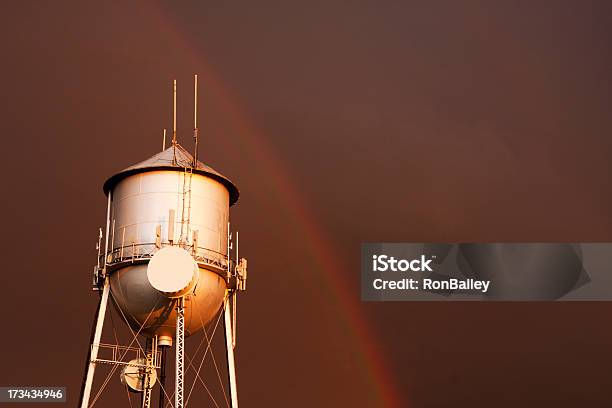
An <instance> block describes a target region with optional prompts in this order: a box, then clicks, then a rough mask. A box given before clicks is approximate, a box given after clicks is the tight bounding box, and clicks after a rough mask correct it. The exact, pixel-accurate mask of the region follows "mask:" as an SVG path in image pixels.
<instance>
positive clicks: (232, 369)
mask: <svg viewBox="0 0 612 408" xmlns="http://www.w3.org/2000/svg"><path fill="white" fill-rule="evenodd" d="M230 297H231V295H230V293H229V292H228V293H227V296H225V301H224V305H223V309H224V311H223V313H224V315H223V323H224V325H225V350H226V351H227V373H228V376H229V391H230V397H231V400H230V402H231V408H238V390H237V389H236V366H235V364H234V344H233V343H234V342H233V330H232V320H233V319H232V312H231V311H230Z"/></svg>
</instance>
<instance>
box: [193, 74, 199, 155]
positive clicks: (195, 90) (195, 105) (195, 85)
mask: <svg viewBox="0 0 612 408" xmlns="http://www.w3.org/2000/svg"><path fill="white" fill-rule="evenodd" d="M193 140H194V152H193V167H198V75H197V74H196V75H194V77H193Z"/></svg>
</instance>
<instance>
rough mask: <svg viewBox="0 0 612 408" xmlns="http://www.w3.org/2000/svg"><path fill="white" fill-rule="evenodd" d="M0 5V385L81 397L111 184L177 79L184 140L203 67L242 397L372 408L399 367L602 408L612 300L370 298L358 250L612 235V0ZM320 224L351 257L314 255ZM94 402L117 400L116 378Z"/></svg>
mask: <svg viewBox="0 0 612 408" xmlns="http://www.w3.org/2000/svg"><path fill="white" fill-rule="evenodd" d="M1 15H2V17H3V24H2V35H1V36H0V44H1V49H2V62H1V63H0V73H1V78H2V98H1V102H0V103H1V106H0V112H1V115H2V124H3V128H4V129H3V130H4V131H3V134H4V140H5V142H4V144H3V153H2V170H3V173H4V174H5V176H4V188H3V191H4V194H3V200H2V204H1V205H2V210H1V211H2V212H1V213H2V214H3V218H4V222H3V223H2V234H1V235H2V241H3V259H4V260H5V264H4V268H3V273H2V274H1V275H0V276H1V277H0V288H1V289H2V292H3V296H2V298H1V300H0V305H1V306H2V308H3V310H5V314H6V316H7V318H6V319H5V326H4V330H3V331H2V335H0V350H2V351H0V356H1V359H0V361H1V362H0V366H1V367H2V370H0V385H13V384H22V385H26V384H38V385H44V384H53V385H65V386H68V388H69V395H70V401H71V402H70V404H69V405H70V406H73V405H75V401H76V397H77V394H78V390H79V387H80V381H81V378H82V371H83V361H84V358H85V354H86V351H87V343H88V338H89V329H90V325H91V320H92V318H93V313H94V309H95V303H96V296H95V295H94V294H93V293H92V292H91V291H90V278H91V270H92V265H93V264H94V262H95V250H94V245H95V240H96V233H97V228H98V227H99V226H101V225H102V224H103V223H104V211H105V200H104V196H103V194H102V192H101V185H102V183H103V182H104V180H105V179H106V178H107V177H108V176H110V175H112V174H113V173H114V172H116V171H118V170H120V169H122V168H124V167H127V166H128V165H130V164H132V163H134V162H137V161H140V160H142V159H144V158H146V157H148V156H150V155H152V154H154V153H155V152H157V151H158V150H159V147H160V144H161V129H162V128H163V127H170V126H171V112H170V108H171V98H170V83H171V82H170V81H171V80H172V79H173V78H177V79H178V80H179V125H180V127H179V140H180V141H181V142H182V143H183V144H184V145H185V146H187V147H189V148H191V146H192V144H191V136H190V132H191V131H190V126H191V124H190V121H191V117H192V116H191V105H190V104H191V98H192V93H191V82H190V81H191V75H192V74H193V73H198V74H200V84H201V88H200V89H201V102H202V106H201V110H200V115H201V121H202V122H201V123H202V129H201V135H202V145H201V149H200V158H201V159H202V160H203V161H205V162H206V163H208V164H210V165H211V166H213V167H214V168H215V169H217V170H219V171H221V172H223V173H224V174H226V175H227V176H228V177H230V178H231V179H232V180H233V181H235V182H236V184H237V185H238V186H239V188H240V190H241V193H242V196H241V199H240V202H239V204H238V205H237V206H236V207H235V208H234V209H233V213H232V217H233V223H234V226H235V227H237V228H239V229H240V231H241V250H242V251H243V254H244V255H245V256H247V257H248V259H249V267H250V271H249V272H250V283H249V291H248V293H246V294H245V295H244V296H243V297H242V298H241V300H240V306H239V307H240V311H239V328H238V330H239V345H238V350H237V359H238V376H239V387H240V398H241V403H242V405H243V406H244V407H268V406H283V407H285V406H291V407H314V406H321V407H326V406H358V407H361V406H364V407H370V406H381V405H382V404H384V402H383V401H384V400H383V399H381V397H380V395H379V392H380V389H381V388H380V382H381V381H383V380H384V378H388V379H390V380H391V383H390V384H389V385H388V387H387V388H385V389H390V390H391V391H392V392H393V394H394V395H395V396H396V399H397V401H399V402H398V405H400V406H413V407H451V406H452V407H457V406H482V407H485V406H486V407H491V406H494V407H516V406H538V407H540V406H556V407H576V406H589V407H595V406H608V405H609V392H608V390H609V389H610V387H612V376H611V375H610V372H609V371H610V370H609V367H611V366H612V352H610V350H611V345H612V331H611V330H610V329H609V327H610V315H612V306H610V305H608V304H607V303H571V304H570V303H540V304H532V303H524V304H511V303H498V304H493V303H479V304H460V303H448V304H438V303H436V304H433V303H368V304H363V303H361V302H360V301H359V288H358V282H359V278H358V274H359V245H360V243H361V242H363V241H417V242H420V241H437V242H446V241H612V230H611V228H612V218H611V217H610V211H611V210H610V208H612V188H610V182H609V178H610V177H609V175H610V174H611V173H612V172H611V170H612V169H611V166H610V158H611V157H612V138H611V135H612V115H611V114H610V112H611V111H612V106H611V99H612V98H611V95H612V92H611V91H612V89H611V88H612V84H611V82H610V73H611V72H612V49H611V48H612V47H611V46H610V38H612V7H611V4H610V3H609V2H605V1H600V2H590V1H534V2H522V3H521V2H510V1H495V2H485V1H469V2H467V1H435V2H432V1H421V2H406V1H403V2H399V1H398V2H391V1H389V2H341V1H335V0H328V1H325V2H271V1H263V2H261V1H260V2H196V1H185V2H181V4H180V5H176V4H173V3H170V2H158V1H151V2H145V1H137V2H132V3H130V4H124V3H123V2H105V3H103V4H97V5H95V6H94V5H93V3H89V4H85V3H84V2H73V3H70V2H37V3H35V2H18V3H15V4H13V5H10V6H7V5H3V6H2V13H1ZM279 180H281V181H283V180H284V181H286V182H287V183H288V185H289V186H290V188H283V187H282V185H281V184H279ZM287 194H290V195H291V197H285V196H284V195H287ZM292 202H293V203H294V202H298V203H299V204H300V208H301V209H300V210H299V211H297V212H296V210H295V208H293V207H291V205H290V204H291V203H292ZM307 222H310V223H314V224H313V225H314V230H316V231H318V233H317V234H318V235H317V234H315V235H314V237H315V238H316V240H315V241H314V243H315V244H317V245H325V246H326V247H327V248H328V250H329V252H330V253H332V254H334V256H335V257H336V259H337V265H336V266H334V267H330V266H329V265H328V267H327V268H321V267H320V263H321V262H322V261H321V251H319V250H316V245H315V246H314V248H315V250H313V240H312V237H313V236H312V235H311V236H308V234H305V231H308V228H306V227H305V226H306V225H307V224H305V223H307ZM329 273H333V274H334V278H333V279H330V277H329ZM332 282H335V283H336V284H343V285H345V288H344V289H343V290H341V289H338V288H337V287H331V284H332ZM341 293H348V295H347V297H345V298H343V299H341V300H340V301H338V300H337V299H335V297H337V296H341V295H340V294H341ZM355 322H358V323H359V322H360V323H362V324H363V325H364V326H363V328H364V330H365V331H366V332H367V333H369V337H370V340H363V339H364V338H365V337H360V338H355V337H356V336H361V335H363V332H360V331H359V330H355ZM107 335H108V333H107ZM194 342H195V343H198V342H199V339H197V340H196V339H194V340H193V341H192V344H193V343H194ZM364 344H365V345H367V346H368V347H369V350H370V351H369V352H367V351H366V350H367V349H368V348H367V347H366V348H364ZM219 358H221V359H222V356H221V355H219ZM373 359H375V360H376V361H379V362H380V364H381V367H382V370H383V372H384V373H386V375H381V373H379V372H376V371H373V367H374V366H372V360H373ZM363 362H365V364H366V365H365V366H363V365H362V363H363ZM209 374H210V373H209ZM213 379H214V378H213ZM118 382H119V380H118V378H117V377H115V378H113V380H112V383H114V384H115V385H114V387H115V388H117V389H118V390H119V391H121V388H120V387H118V386H117V385H116V383H118ZM199 392H200V393H202V391H201V390H200V391H199ZM200 400H201V401H203V402H204V401H206V399H205V398H204V395H202V398H200ZM100 404H101V406H112V404H115V406H127V405H122V404H126V397H125V394H124V391H123V393H121V392H119V393H116V394H115V395H109V396H108V397H106V396H105V399H104V400H103V401H101V403H100Z"/></svg>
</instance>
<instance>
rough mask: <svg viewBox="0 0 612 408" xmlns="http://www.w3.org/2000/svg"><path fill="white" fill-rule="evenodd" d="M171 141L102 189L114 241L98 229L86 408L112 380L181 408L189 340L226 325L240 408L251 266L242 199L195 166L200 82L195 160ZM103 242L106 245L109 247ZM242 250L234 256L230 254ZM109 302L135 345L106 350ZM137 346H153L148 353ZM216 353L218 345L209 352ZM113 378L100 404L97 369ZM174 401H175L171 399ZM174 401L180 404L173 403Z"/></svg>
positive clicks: (147, 400)
mask: <svg viewBox="0 0 612 408" xmlns="http://www.w3.org/2000/svg"><path fill="white" fill-rule="evenodd" d="M173 96H174V109H173V132H172V139H171V143H170V146H169V147H167V148H166V140H165V131H164V140H163V143H162V150H161V152H159V153H157V154H155V155H153V156H152V157H150V158H148V159H146V160H144V161H142V162H140V163H137V164H135V165H133V166H130V167H128V168H126V169H124V170H122V171H120V172H118V173H117V174H115V175H113V176H112V177H110V178H109V179H108V180H107V181H106V182H105V183H104V187H103V190H104V193H105V194H106V196H107V211H106V232H105V234H102V229H100V233H99V237H98V261H97V264H96V266H95V269H94V282H93V283H94V289H95V290H98V291H99V292H100V293H101V296H100V303H99V306H98V311H97V313H96V321H95V326H94V329H93V332H92V340H91V347H90V351H89V356H88V359H87V367H86V372H85V377H84V380H83V387H82V391H81V403H80V407H81V408H89V407H92V406H94V405H95V403H96V402H97V400H98V398H99V396H100V395H101V393H102V391H103V390H104V387H105V386H106V384H107V383H108V381H109V380H110V376H111V375H112V374H113V373H115V372H116V373H117V375H118V376H119V379H120V380H121V381H122V382H123V384H125V386H126V387H127V388H128V389H129V390H130V391H132V392H137V393H140V394H141V406H142V407H143V408H149V407H150V406H151V401H152V395H151V394H152V390H153V389H154V387H155V386H157V387H159V389H160V392H159V406H160V407H164V406H166V405H165V404H166V403H168V404H169V405H171V406H173V407H174V408H182V407H184V406H185V405H186V402H185V401H184V380H185V360H184V358H185V344H184V340H185V338H186V337H188V336H190V335H192V334H194V333H196V332H198V331H200V330H204V328H205V325H206V324H207V323H208V322H210V321H211V319H213V318H214V317H215V316H218V318H219V319H220V318H221V316H223V321H224V328H225V330H224V333H225V348H226V356H227V367H228V370H227V371H228V377H229V378H228V383H229V394H230V398H229V401H230V404H231V407H232V408H236V407H237V406H238V398H237V391H236V376H235V366H234V352H233V350H234V347H235V344H236V343H235V339H236V332H235V324H236V294H237V293H238V292H239V291H242V290H244V289H245V288H246V275H247V263H246V260H245V259H244V258H242V259H241V258H238V242H237V241H238V236H237V233H236V239H235V249H234V243H232V234H231V233H230V223H229V208H230V207H231V206H232V205H233V204H235V203H236V201H237V200H238V189H237V188H236V186H235V185H234V184H233V183H232V182H231V181H230V180H229V179H228V178H227V177H225V176H223V175H222V174H221V173H219V172H217V171H215V170H213V169H212V168H210V167H208V166H206V165H205V164H203V163H201V162H200V161H198V159H197V146H198V127H197V75H196V76H195V83H194V101H195V103H194V104H195V111H194V132H193V136H194V140H195V149H194V154H193V155H192V154H190V153H189V152H188V151H187V150H185V149H184V148H183V147H182V146H181V145H180V144H178V142H177V138H176V81H174V87H173ZM102 242H104V244H102ZM232 249H234V251H233V254H231V252H232ZM109 300H110V301H111V302H112V304H113V307H115V308H116V310H117V311H118V312H119V314H120V315H121V317H122V319H123V321H124V322H125V323H126V324H127V325H128V327H129V328H130V332H131V334H132V338H131V341H130V342H129V343H128V344H103V343H101V342H100V341H101V336H102V330H103V325H104V318H105V315H106V310H107V305H108V303H109ZM139 336H140V337H144V338H145V339H146V341H145V343H144V345H141V343H140V342H139V340H138V339H139ZM169 347H175V356H176V361H175V364H174V368H175V375H174V378H175V381H174V382H175V384H174V387H173V388H170V387H167V384H165V372H166V365H167V364H166V350H167V349H168V348H169ZM209 347H210V342H209ZM99 364H111V365H112V367H113V368H112V370H111V373H110V374H109V377H108V378H106V379H105V381H104V382H103V384H102V386H101V387H100V389H99V390H97V392H96V393H95V394H93V395H92V388H93V387H92V385H93V379H94V374H95V369H96V366H97V365H99ZM172 394H174V398H173V399H172V398H171V397H172ZM172 400H173V403H172Z"/></svg>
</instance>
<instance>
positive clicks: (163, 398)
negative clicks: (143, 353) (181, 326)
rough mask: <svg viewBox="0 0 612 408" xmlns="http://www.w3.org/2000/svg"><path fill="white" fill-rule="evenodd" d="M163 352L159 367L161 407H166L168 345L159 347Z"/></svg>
mask: <svg viewBox="0 0 612 408" xmlns="http://www.w3.org/2000/svg"><path fill="white" fill-rule="evenodd" d="M159 349H160V352H161V366H160V368H159V408H164V405H165V402H166V396H165V395H164V390H165V389H166V349H167V346H160V347H159Z"/></svg>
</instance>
